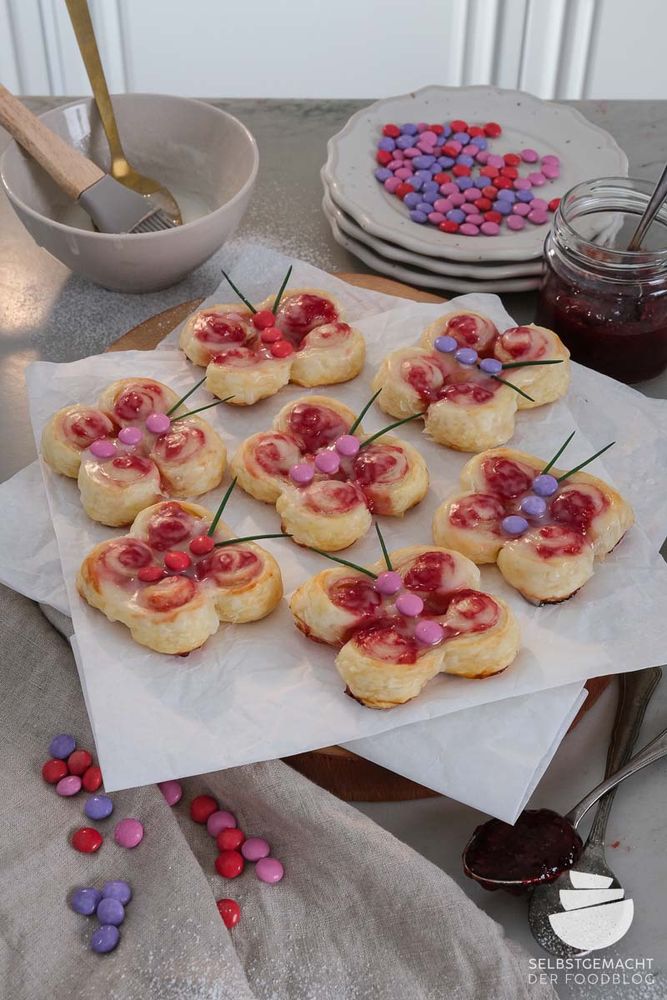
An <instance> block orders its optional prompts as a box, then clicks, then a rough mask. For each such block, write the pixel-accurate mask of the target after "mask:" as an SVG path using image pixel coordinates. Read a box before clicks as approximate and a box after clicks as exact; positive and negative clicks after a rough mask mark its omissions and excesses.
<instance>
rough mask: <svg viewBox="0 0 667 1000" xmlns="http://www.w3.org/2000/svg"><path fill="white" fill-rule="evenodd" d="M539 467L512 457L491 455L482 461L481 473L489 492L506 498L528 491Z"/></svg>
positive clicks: (521, 494)
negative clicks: (536, 467) (516, 460)
mask: <svg viewBox="0 0 667 1000" xmlns="http://www.w3.org/2000/svg"><path fill="white" fill-rule="evenodd" d="M538 472H539V469H535V468H533V466H530V465H524V464H523V463H519V462H515V461H513V460H512V459H508V458H502V457H496V456H492V457H491V458H487V459H485V461H484V462H483V463H482V475H483V476H484V479H485V481H486V484H487V486H488V488H489V492H491V493H494V494H496V495H497V496H499V497H502V499H503V500H508V499H510V498H513V497H518V496H523V495H524V494H525V493H529V492H530V489H531V486H532V482H533V479H534V478H535V476H536V475H537V474H538Z"/></svg>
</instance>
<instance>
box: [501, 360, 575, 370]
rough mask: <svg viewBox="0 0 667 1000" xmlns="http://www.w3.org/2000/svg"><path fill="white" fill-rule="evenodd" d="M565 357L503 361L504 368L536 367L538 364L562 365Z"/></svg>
mask: <svg viewBox="0 0 667 1000" xmlns="http://www.w3.org/2000/svg"><path fill="white" fill-rule="evenodd" d="M562 364H563V359H562V358H559V359H558V360H551V361H508V362H507V363H503V368H534V367H535V366H536V365H562Z"/></svg>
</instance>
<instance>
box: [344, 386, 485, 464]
mask: <svg viewBox="0 0 667 1000" xmlns="http://www.w3.org/2000/svg"><path fill="white" fill-rule="evenodd" d="M499 381H501V382H502V379H500V380H499ZM424 413H425V411H424V412H422V413H413V414H412V416H410V417H403V419H402V420H395V421H394V423H393V424H388V425H387V426H386V427H383V428H382V430H381V431H376V432H375V434H371V436H370V437H369V438H366V440H365V441H362V442H361V447H362V448H365V447H366V445H367V444H370V443H371V441H376V440H377V439H378V438H379V437H382V435H383V434H388V433H389V431H393V429H394V427H400V426H401V424H407V423H408V422H409V421H410V420H416V419H417V417H423V416H424Z"/></svg>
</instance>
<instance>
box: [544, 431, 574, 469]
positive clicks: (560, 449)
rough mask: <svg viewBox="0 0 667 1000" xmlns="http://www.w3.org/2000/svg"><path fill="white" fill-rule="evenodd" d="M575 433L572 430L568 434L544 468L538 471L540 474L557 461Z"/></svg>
mask: <svg viewBox="0 0 667 1000" xmlns="http://www.w3.org/2000/svg"><path fill="white" fill-rule="evenodd" d="M576 433H577V432H576V430H574V431H572V433H571V434H570V436H569V438H568V439H567V441H565V442H564V443H563V444H562V445H561V446H560V448H559V449H558V451H557V452H556V454H555V455H554V457H553V458H552V459H551V461H549V462H547V464H546V465H545V466H544V468H543V469H542V472H541V473H540V475H542V476H543V475H544V474H545V472H548V471H549V469H551V468H552V467H553V466H554V465H555V464H556V462H557V461H558V459H559V458H560V456H561V455H562V454H563V452H564V451H565V449H566V448H567V446H568V444H569V443H570V441H571V440H572V438H573V437H574V435H575V434H576Z"/></svg>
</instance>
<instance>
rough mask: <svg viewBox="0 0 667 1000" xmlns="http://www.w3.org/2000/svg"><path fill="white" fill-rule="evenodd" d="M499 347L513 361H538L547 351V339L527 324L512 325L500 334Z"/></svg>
mask: <svg viewBox="0 0 667 1000" xmlns="http://www.w3.org/2000/svg"><path fill="white" fill-rule="evenodd" d="M500 345H501V347H502V348H503V349H504V350H505V351H506V352H507V353H508V354H509V355H510V357H512V358H513V360H514V361H526V360H528V358H530V359H531V360H532V361H539V360H540V358H543V357H544V355H545V354H546V351H547V346H548V343H547V340H546V338H544V337H543V336H542V335H541V334H540V333H539V331H538V332H536V331H535V330H533V329H532V327H529V326H513V327H511V328H510V329H509V330H505V332H504V333H503V334H501V336H500Z"/></svg>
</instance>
